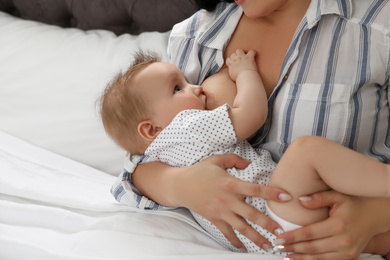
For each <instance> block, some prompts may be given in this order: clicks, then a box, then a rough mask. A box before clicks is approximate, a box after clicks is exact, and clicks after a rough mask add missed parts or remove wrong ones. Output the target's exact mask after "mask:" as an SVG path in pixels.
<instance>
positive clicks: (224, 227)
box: [212, 210, 276, 251]
mask: <svg viewBox="0 0 390 260" xmlns="http://www.w3.org/2000/svg"><path fill="white" fill-rule="evenodd" d="M256 212H257V213H258V214H259V215H262V216H263V218H264V219H268V218H267V217H266V216H264V215H263V214H262V213H260V212H259V211H257V210H256ZM226 220H227V222H226V223H224V222H222V221H212V222H213V223H214V225H216V226H217V227H218V229H219V230H220V231H221V232H222V233H223V234H224V236H225V237H226V239H227V240H229V241H230V243H231V244H232V245H233V246H235V247H237V248H238V249H240V250H241V251H243V245H242V243H241V242H238V241H239V240H238V238H237V236H236V234H235V233H234V231H233V229H232V227H233V228H234V229H235V230H236V231H237V232H238V233H240V234H241V235H243V236H245V237H246V238H248V239H249V240H251V241H252V242H253V243H254V244H256V245H257V246H259V247H260V248H263V249H264V250H267V249H269V248H271V247H272V245H271V243H270V242H269V241H268V240H267V239H265V238H264V237H263V236H261V235H260V234H259V232H258V231H256V230H255V229H254V228H253V227H252V226H251V225H249V224H248V222H246V221H245V219H243V218H242V217H241V216H239V215H236V214H231V215H229V216H227V217H226ZM275 224H276V223H275ZM237 240H238V241H237Z"/></svg>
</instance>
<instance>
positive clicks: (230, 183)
mask: <svg viewBox="0 0 390 260" xmlns="http://www.w3.org/2000/svg"><path fill="white" fill-rule="evenodd" d="M248 164H249V163H248V162H247V161H245V160H243V159H241V158H240V157H239V156H237V155H233V154H229V155H215V156H211V157H210V158H208V159H206V160H204V161H202V162H200V163H197V164H195V165H193V166H190V167H187V168H186V169H187V170H188V172H186V173H185V174H181V175H178V176H177V178H175V181H174V182H173V183H174V186H175V187H173V190H175V192H176V195H175V196H174V197H175V198H180V201H176V203H177V204H179V205H181V206H184V207H186V208H189V209H191V210H192V211H194V212H196V213H198V214H199V215H201V216H203V217H205V218H206V219H208V220H209V221H211V222H212V223H213V224H214V225H215V226H217V227H218V228H219V229H220V230H221V232H222V233H223V234H224V235H225V237H226V238H227V239H228V240H229V241H230V242H231V243H232V245H233V246H235V247H237V248H239V249H242V250H243V251H245V247H244V245H243V244H242V242H241V241H240V240H239V239H238V238H237V236H236V235H235V233H234V231H233V228H235V229H236V230H237V231H238V232H240V233H241V234H242V235H244V236H246V237H247V238H248V239H250V240H251V241H253V242H254V243H255V244H256V245H258V246H259V247H261V248H263V249H267V248H269V247H271V244H270V242H269V241H268V240H266V239H265V238H264V237H262V236H261V235H260V234H259V233H258V232H257V231H255V229H253V228H252V227H251V226H250V225H249V224H248V223H247V222H246V221H245V220H244V219H248V220H250V221H252V222H253V223H256V224H257V225H259V226H261V227H263V228H265V229H267V230H268V231H270V232H272V233H275V230H276V229H278V228H280V226H279V225H278V224H277V223H276V222H274V221H272V220H271V219H269V218H268V217H266V216H265V215H264V214H262V213H261V212H259V211H258V210H256V209H255V208H253V207H251V206H249V205H248V204H246V203H245V202H244V200H245V197H247V196H254V197H260V198H265V199H269V200H276V201H279V202H282V201H285V200H282V199H283V198H285V199H287V200H288V197H289V195H287V194H285V191H284V190H281V189H278V188H271V187H267V186H264V185H261V184H254V183H248V182H244V181H241V180H239V179H237V178H234V177H232V176H230V175H229V174H227V173H226V170H225V169H227V168H232V167H235V168H239V169H243V168H245V167H247V166H248ZM265 245H268V246H265Z"/></svg>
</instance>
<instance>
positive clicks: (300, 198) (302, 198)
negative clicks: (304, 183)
mask: <svg viewBox="0 0 390 260" xmlns="http://www.w3.org/2000/svg"><path fill="white" fill-rule="evenodd" d="M312 199H313V198H312V197H311V196H302V197H299V200H300V201H312Z"/></svg>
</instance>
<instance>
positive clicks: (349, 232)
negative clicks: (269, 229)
mask: <svg viewBox="0 0 390 260" xmlns="http://www.w3.org/2000/svg"><path fill="white" fill-rule="evenodd" d="M311 198H312V200H311V201H310V200H309V201H304V202H303V205H304V206H305V207H307V208H312V209H314V208H321V207H330V217H329V218H328V219H327V220H325V221H322V222H319V223H315V224H312V225H309V226H307V227H303V228H300V229H298V230H294V231H291V232H286V233H284V234H282V235H280V236H279V237H278V239H280V240H279V241H280V242H284V243H283V244H284V245H285V250H286V251H288V252H297V253H301V254H300V255H298V254H294V255H290V257H292V258H293V259H295V260H299V259H319V258H320V259H357V257H358V256H359V254H360V253H362V252H363V251H364V249H365V248H366V246H369V247H370V246H371V248H368V249H371V250H370V251H371V252H370V253H377V254H382V253H383V252H380V250H381V248H382V247H378V248H377V249H375V248H372V244H369V242H370V240H371V239H373V238H374V239H375V237H374V236H376V235H378V234H381V233H385V236H389V235H388V234H387V233H388V232H389V230H390V199H387V198H385V199H382V198H363V197H349V196H346V195H343V194H340V193H337V192H335V191H329V192H321V193H317V194H314V195H313V196H311ZM383 243H389V242H383ZM373 250H378V251H374V252H372V251H373Z"/></svg>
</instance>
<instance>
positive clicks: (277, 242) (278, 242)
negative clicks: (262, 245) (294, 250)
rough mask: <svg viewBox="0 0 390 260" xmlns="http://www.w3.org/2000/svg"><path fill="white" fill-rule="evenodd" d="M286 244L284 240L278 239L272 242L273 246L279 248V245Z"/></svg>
mask: <svg viewBox="0 0 390 260" xmlns="http://www.w3.org/2000/svg"><path fill="white" fill-rule="evenodd" d="M285 243H286V240H285V239H283V238H278V239H276V240H275V241H274V244H275V245H278V246H281V245H284V244H285Z"/></svg>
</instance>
